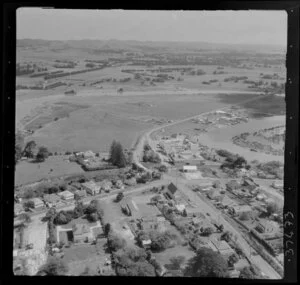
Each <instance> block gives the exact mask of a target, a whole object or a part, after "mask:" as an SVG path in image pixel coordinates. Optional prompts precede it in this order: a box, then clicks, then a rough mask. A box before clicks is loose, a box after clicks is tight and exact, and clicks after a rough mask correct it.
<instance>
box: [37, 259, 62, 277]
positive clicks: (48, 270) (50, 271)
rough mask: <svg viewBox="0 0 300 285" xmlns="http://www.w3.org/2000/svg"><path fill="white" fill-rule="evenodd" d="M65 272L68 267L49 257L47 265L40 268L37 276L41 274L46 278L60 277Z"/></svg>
mask: <svg viewBox="0 0 300 285" xmlns="http://www.w3.org/2000/svg"><path fill="white" fill-rule="evenodd" d="M67 272H68V266H67V264H66V263H65V262H64V261H63V260H61V259H58V258H54V257H50V258H49V260H48V261H47V263H46V264H44V265H43V266H42V267H41V268H40V270H39V272H38V275H40V274H42V273H43V274H45V275H47V276H60V275H65V274H66V273H67Z"/></svg>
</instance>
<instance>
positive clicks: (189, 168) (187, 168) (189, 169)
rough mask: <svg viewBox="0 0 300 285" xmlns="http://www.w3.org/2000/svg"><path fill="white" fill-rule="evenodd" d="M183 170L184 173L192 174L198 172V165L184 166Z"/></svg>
mask: <svg viewBox="0 0 300 285" xmlns="http://www.w3.org/2000/svg"><path fill="white" fill-rule="evenodd" d="M182 170H183V172H187V173H190V172H196V171H197V170H198V169H197V165H184V166H183V167H182Z"/></svg>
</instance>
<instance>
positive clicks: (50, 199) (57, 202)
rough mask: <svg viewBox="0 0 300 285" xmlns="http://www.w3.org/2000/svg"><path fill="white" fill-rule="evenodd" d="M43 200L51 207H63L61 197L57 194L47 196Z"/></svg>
mask: <svg viewBox="0 0 300 285" xmlns="http://www.w3.org/2000/svg"><path fill="white" fill-rule="evenodd" d="M43 199H44V201H45V203H46V204H48V205H49V206H50V205H51V206H61V205H62V204H63V203H62V201H61V199H60V197H59V196H58V195H56V194H46V195H44V197H43Z"/></svg>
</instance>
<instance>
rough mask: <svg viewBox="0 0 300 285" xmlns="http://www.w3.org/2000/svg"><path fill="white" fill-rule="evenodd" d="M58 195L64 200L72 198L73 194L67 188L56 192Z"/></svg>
mask: <svg viewBox="0 0 300 285" xmlns="http://www.w3.org/2000/svg"><path fill="white" fill-rule="evenodd" d="M58 196H59V197H61V198H62V199H63V200H66V201H70V200H74V194H73V193H72V192H70V191H68V190H65V191H62V192H60V193H58Z"/></svg>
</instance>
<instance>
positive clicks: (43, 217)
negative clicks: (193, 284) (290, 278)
mask: <svg viewBox="0 0 300 285" xmlns="http://www.w3.org/2000/svg"><path fill="white" fill-rule="evenodd" d="M94 12H95V15H97V17H96V16H95V18H94V16H91V17H90V15H92V14H93V13H94ZM198 12H199V11H198ZM198 12H197V11H195V13H198ZM200 12H201V11H200ZM202 12H203V13H202ZM202 12H201V13H200V14H201V15H200V14H199V15H198V14H197V15H198V16H199V19H198V16H197V17H194V16H195V15H194V16H193V13H194V12H192V11H182V12H179V11H173V12H172V11H131V10H128V11H123V12H122V13H121V12H120V11H114V10H111V11H110V10H99V11H96V10H95V11H92V10H91V11H85V10H78V11H76V12H75V11H73V10H66V11H63V10H60V9H31V8H26V9H25V8H24V9H20V10H19V11H18V17H19V18H18V19H19V20H18V27H19V29H18V33H19V34H18V36H17V61H16V122H15V126H16V130H15V181H14V229H13V233H14V235H13V236H14V240H13V272H14V275H17V276H24V275H25V276H152V277H154V276H157V277H162V278H164V277H217V278H229V279H236V278H238V279H251V280H255V279H259V280H261V279H263V280H280V279H283V278H284V277H285V272H284V265H285V264H284V257H285V256H284V241H283V238H284V221H283V216H284V212H283V210H284V188H285V183H284V170H285V169H284V168H285V165H284V161H285V152H286V149H285V140H286V128H285V122H286V104H285V81H286V67H285V61H286V46H284V45H283V44H282V43H283V42H284V41H283V39H282V38H283V36H284V35H285V34H284V33H286V31H285V30H284V31H285V32H284V31H281V32H278V33H277V34H276V35H274V34H273V33H271V31H269V30H268V29H269V26H268V25H266V24H265V19H270V23H273V24H274V25H276V24H277V23H278V21H279V20H280V21H282V22H284V21H285V20H284V19H285V18H284V17H286V15H284V17H283V14H280V13H279V12H280V11H274V13H275V14H276V13H277V12H278V14H276V15H277V16H276V17H273V16H271V14H268V12H266V14H264V13H263V12H262V11H261V12H258V11H256V12H255V11H253V15H252V12H251V13H250V11H235V12H234V11H219V12H218V11H211V13H212V14H210V13H208V12H205V11H202ZM65 13H66V14H65ZM68 13H69V14H68ZM77 13H78V15H77ZM275 14H274V15H275ZM62 15H67V16H66V17H65V16H63V17H62ZM72 15H74V17H73V16H72ZM93 15H94V14H93ZM139 15H142V16H143V17H144V18H145V21H142V22H141V30H142V31H143V35H141V34H140V33H137V32H136V33H137V34H139V36H137V37H135V35H134V34H131V35H132V38H133V39H136V40H130V38H131V37H130V36H128V39H127V35H126V37H125V38H123V37H122V36H123V32H122V31H123V30H122V29H121V28H122V26H123V24H121V23H124V31H125V30H126V29H127V30H128V31H130V28H129V27H132V25H133V24H132V23H134V25H135V27H137V26H139V22H138V20H137V19H139V18H142V17H140V16H139ZM159 15H160V16H159ZM183 15H187V17H186V18H184V17H183ZM212 15H215V16H212ZM272 15H273V14H272ZM77 16H78V17H77ZM156 16H157V17H158V16H159V17H158V18H159V19H163V20H161V21H162V23H163V21H170V23H172V24H170V23H169V24H162V25H161V26H160V28H159V29H162V30H163V31H164V37H163V38H162V37H157V33H158V32H159V31H158V29H156V30H155V31H153V30H152V26H151V25H152V24H153V26H156V25H157V23H156V20H155V19H158V18H156ZM240 16H243V20H244V19H245V23H244V22H242V21H241V20H238V19H241V18H240ZM253 17H256V19H257V23H259V25H261V30H262V31H263V30H265V31H266V33H269V32H270V39H271V38H272V37H273V38H276V37H277V36H278V35H281V36H282V38H281V40H280V43H281V45H277V44H272V43H269V42H267V41H266V40H265V39H264V38H263V39H260V41H258V42H256V36H257V37H259V35H256V36H255V37H253V35H252V36H251V35H249V41H251V43H249V42H248V43H247V42H246V43H242V42H243V41H242V39H243V38H244V36H243V35H240V37H241V41H239V40H238V41H237V42H235V43H233V42H230V39H233V38H232V35H235V36H234V38H237V39H239V37H238V36H237V34H238V28H237V26H239V25H240V27H241V30H243V31H244V33H243V34H246V31H248V30H250V28H251V29H253V31H254V32H253V34H257V32H256V31H257V26H255V25H254V24H253V23H254V22H256V21H253V20H252V19H254V18H253ZM32 19H39V20H38V22H39V23H40V26H39V25H37V24H36V23H34V26H36V27H38V28H37V31H36V32H37V34H38V35H39V36H36V35H35V34H34V33H33V32H32V25H33V24H32ZM65 19H69V20H70V22H68V23H65V24H64V21H65ZM74 19H78V23H79V22H80V23H81V24H80V25H81V26H80V28H79V27H78V31H76V30H77V29H76V26H77V24H76V23H77V22H74ZM83 19H84V20H83ZM92 19H94V20H95V23H96V22H97V23H98V24H97V26H93V25H94V24H93V23H92ZM103 19H106V20H105V21H106V22H105V21H104V20H103ZM125 19H127V20H125ZM175 19H178V22H177V20H175ZM193 19H194V20H193ZM196 19H198V20H196ZM216 19H219V21H221V19H223V20H222V21H224V23H227V24H228V26H230V27H231V28H230V31H231V32H226V33H225V34H226V37H227V36H228V37H229V38H230V39H229V40H228V41H229V42H227V40H226V41H224V42H219V41H218V39H219V38H220V37H221V36H223V37H224V35H223V32H222V33H220V31H219V30H218V29H215V28H213V27H214V25H215V21H216ZM234 19H236V22H234V21H235V20H234ZM56 20H57V21H56ZM119 21H120V25H115V23H119ZM193 21H199V23H198V24H197V25H195V24H193ZM247 21H249V22H247ZM54 22H55V23H58V24H59V25H60V26H61V27H64V29H65V33H68V34H69V33H70V39H69V38H68V37H67V38H65V35H63V36H62V34H61V33H62V31H60V29H57V30H56V31H55V32H54V30H53V29H52V23H54ZM104 22H105V23H104ZM146 22H147V23H148V22H149V26H148V25H146V24H145V23H146ZM70 23H73V24H70ZM89 23H90V24H91V26H93V27H94V30H95V31H97V33H96V34H94V35H90V34H89V33H88V32H89V31H88V30H89V29H88V30H87V31H86V34H85V33H84V34H82V31H83V30H82V29H81V28H82V27H87V26H89ZM108 23H110V24H109V26H111V27H110V28H109V29H108V30H107V31H106V29H104V28H103V27H106V28H107V27H108ZM150 23H151V25H150ZM176 23H177V24H176ZM178 23H182V25H179V24H178ZM203 23H204V24H203ZM206 23H207V25H208V26H207V29H208V30H207V31H205V32H203V31H202V32H200V33H198V32H197V33H196V30H197V29H196V28H195V31H194V30H193V29H192V28H188V29H187V28H186V27H191V25H192V26H193V28H194V27H198V26H199V27H204V26H205V25H206ZM209 23H210V24H211V25H210V24H209ZM220 23H221V22H220ZM237 23H238V25H237ZM246 23H247V24H246ZM173 25H174V28H172V29H170V27H173ZM218 25H219V24H218ZM222 25H223V22H222V24H221V25H220V26H222ZM253 25H254V26H253ZM44 26H45V27H44ZM150 26H151V27H150ZM224 26H225V24H224ZM30 27H31V28H30ZM175 27H176V28H175ZM182 27H185V28H184V29H183V28H182ZM249 27H250V28H249ZM50 28H51V29H50ZM181 28H182V29H183V30H182V32H181V34H182V35H185V36H186V37H187V39H185V37H183V36H182V38H184V39H181V37H179V34H180V32H178V34H177V31H179V30H180V29H181ZM44 29H45V30H44ZM49 29H50V30H51V31H52V32H53V38H52V37H50V34H51V33H52V32H50V30H49ZM110 29H111V31H110ZM114 29H115V31H114ZM205 29H206V28H205ZM98 30H99V31H98ZM47 31H48V32H47ZM167 31H168V32H167ZM117 32H118V33H117ZM77 33H78V37H77ZM189 33H191V34H193V36H192V38H189V39H188V34H189ZM215 33H216V34H219V35H218V36H216V35H215ZM129 34H130V33H129ZM151 34H152V36H151ZM198 34H200V35H201V38H199V36H198ZM206 34H207V35H210V34H211V35H212V37H211V38H207V39H205V38H203V39H202V37H203V36H205V35H206ZM71 35H72V36H73V38H74V39H75V38H76V39H77V38H78V40H74V39H72V36H71ZM104 35H107V39H106V38H105V37H104ZM108 35H109V36H108ZM172 35H174V39H172V38H171V36H172ZM230 35H231V36H230ZM271 35H272V36H271ZM47 36H49V38H48V37H47ZM124 36H125V35H124ZM165 36H166V39H165ZM89 37H90V39H89ZM194 38H195V40H194ZM162 39H163V40H162ZM252 41H253V43H256V44H252ZM270 41H271V40H270ZM262 43H264V44H262Z"/></svg>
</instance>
